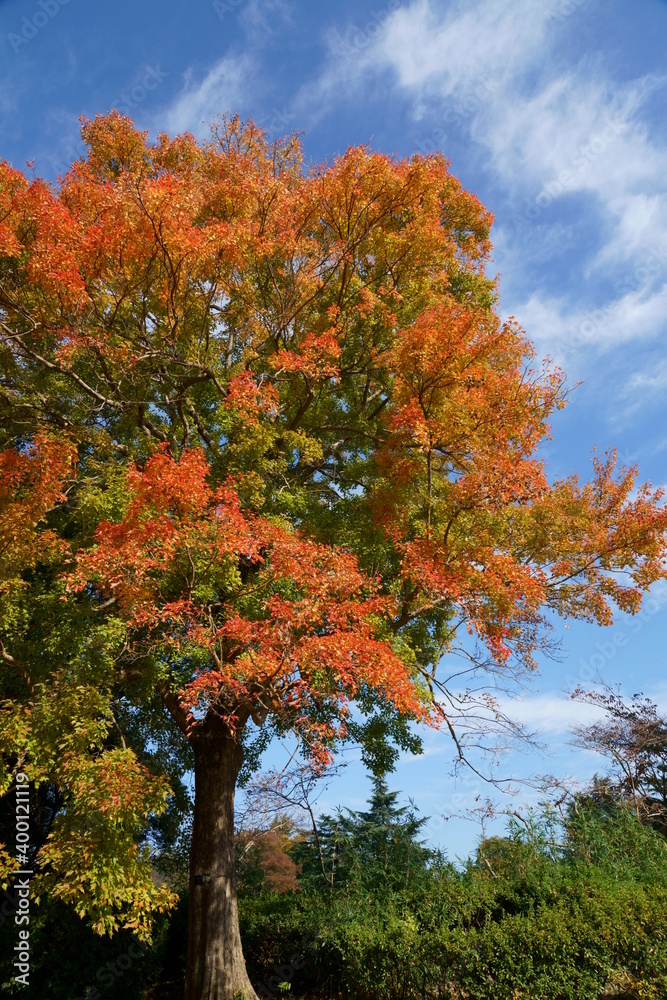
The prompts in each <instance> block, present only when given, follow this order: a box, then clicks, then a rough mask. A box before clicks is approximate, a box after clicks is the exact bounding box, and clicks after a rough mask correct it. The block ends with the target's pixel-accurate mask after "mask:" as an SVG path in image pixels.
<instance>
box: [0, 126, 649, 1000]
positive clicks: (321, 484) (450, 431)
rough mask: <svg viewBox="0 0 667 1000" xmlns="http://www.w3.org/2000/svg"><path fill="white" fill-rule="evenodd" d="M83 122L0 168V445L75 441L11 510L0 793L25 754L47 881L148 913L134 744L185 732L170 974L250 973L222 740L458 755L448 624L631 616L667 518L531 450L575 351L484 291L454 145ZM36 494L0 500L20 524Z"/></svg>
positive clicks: (494, 649) (146, 749) (50, 887)
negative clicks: (185, 833) (196, 132)
mask: <svg viewBox="0 0 667 1000" xmlns="http://www.w3.org/2000/svg"><path fill="white" fill-rule="evenodd" d="M82 134H83V138H84V140H85V142H86V143H87V149H88V151H87V154H86V156H85V157H84V158H82V159H81V160H79V161H77V162H76V163H74V164H73V165H72V167H71V169H70V170H69V171H68V173H67V174H66V176H65V177H64V178H63V179H62V180H61V181H60V182H59V184H58V185H57V186H56V187H51V186H49V185H47V184H46V183H44V182H43V181H41V180H39V179H37V180H33V181H30V182H29V181H28V180H27V179H26V178H25V177H24V176H23V174H21V173H20V172H19V171H16V170H15V169H13V168H12V167H10V166H9V165H8V164H3V165H2V168H1V171H0V240H1V241H2V242H1V246H2V251H1V257H0V324H1V325H0V329H1V331H2V335H1V337H0V364H1V365H2V376H1V379H0V419H1V421H2V443H1V444H2V447H3V448H4V452H3V462H5V463H8V464H9V465H10V466H11V465H12V463H16V462H22V463H24V465H25V467H26V469H28V470H37V468H38V466H37V465H34V464H31V463H39V461H40V458H39V455H40V454H41V451H40V448H41V447H42V446H41V445H40V442H41V441H45V440H46V439H47V438H48V439H49V440H53V441H55V442H56V444H57V445H58V447H62V448H65V449H67V448H70V447H72V446H74V447H76V454H77V462H76V467H75V468H74V469H72V468H71V467H70V466H67V464H66V463H65V465H64V466H62V467H61V468H60V472H59V473H58V474H57V475H55V473H56V472H57V470H54V475H55V478H56V479H57V480H58V482H59V483H60V484H61V485H59V486H58V490H60V491H62V493H63V494H64V499H62V498H60V499H59V494H58V495H56V497H55V498H51V499H48V498H46V496H45V497H44V503H43V504H41V507H40V512H39V517H41V518H42V520H41V521H40V520H39V519H37V524H35V519H36V515H34V513H31V514H30V515H29V516H30V517H31V518H32V520H31V521H30V523H29V526H28V527H27V530H29V532H30V533H31V536H30V537H31V539H32V542H31V545H34V551H35V553H37V562H36V563H35V564H31V563H30V561H28V562H27V563H26V564H25V566H23V567H18V568H17V571H18V576H19V578H20V587H18V588H16V587H15V588H14V590H13V597H12V601H13V602H14V604H13V607H14V609H15V610H14V612H13V614H12V617H11V619H10V620H8V621H5V620H4V619H3V622H2V625H1V628H2V642H3V650H4V651H3V662H4V666H5V668H6V669H5V670H4V672H3V677H2V682H1V683H2V685H3V687H2V690H3V698H4V702H3V706H4V707H3V714H2V759H3V761H4V771H3V788H4V789H7V788H9V787H11V782H12V780H13V778H14V776H15V774H16V772H17V769H18V768H19V767H20V768H22V769H23V770H24V771H25V772H26V773H27V774H28V777H29V778H30V780H31V781H32V782H33V784H34V785H37V786H39V785H42V784H45V783H48V782H50V783H52V784H54V785H55V786H57V787H58V788H59V789H61V790H62V793H63V796H64V798H65V802H66V807H65V808H64V809H61V810H60V812H59V813H58V815H57V816H56V817H55V820H54V822H53V827H52V829H51V831H50V833H49V836H48V839H47V842H46V844H45V845H44V846H43V847H42V848H41V849H40V850H39V851H38V852H37V853H36V854H35V857H34V863H35V866H36V869H37V871H38V875H37V876H36V882H37V888H38V889H39V891H51V892H54V893H56V894H57V895H58V896H59V897H60V898H63V899H66V900H71V901H72V902H73V903H74V904H75V905H76V907H77V908H78V910H79V912H80V913H81V914H82V915H84V914H85V915H87V916H89V917H90V918H91V919H92V920H93V922H94V923H95V926H96V927H97V928H98V930H100V931H109V932H110V931H113V929H114V928H116V927H118V926H125V927H131V928H136V929H137V930H138V932H139V933H142V934H144V935H148V934H149V933H150V919H151V913H152V912H153V911H154V910H155V908H160V907H163V908H164V907H168V906H169V905H171V903H172V902H173V894H172V893H170V891H169V890H167V889H166V888H165V887H159V886H156V885H155V884H154V881H153V878H152V872H151V843H150V840H148V841H147V840H146V839H145V837H144V839H143V840H142V836H141V831H142V829H145V828H146V825H147V823H149V821H150V819H151V817H153V816H155V815H156V814H158V813H160V812H161V811H163V810H164V808H165V806H166V804H167V801H168V799H169V794H170V789H169V784H168V781H167V775H168V774H169V773H171V774H172V776H173V775H174V774H175V771H176V768H175V765H174V766H172V768H171V772H170V771H169V769H168V768H167V767H166V766H161V758H160V754H159V753H152V752H151V747H154V746H156V745H157V746H160V745H162V744H164V745H167V744H168V745H170V746H172V747H173V746H174V745H175V741H177V740H178V739H180V741H181V744H182V745H183V746H187V750H188V754H189V759H190V760H191V761H192V763H193V767H194V772H195V803H194V817H193V834H192V848H191V859H190V881H189V900H190V903H189V921H190V923H189V937H188V942H189V944H188V973H187V997H188V1000H202V998H208V1000H213V998H231V997H232V996H233V995H234V994H235V993H238V992H239V991H245V992H246V995H247V996H248V997H250V996H252V987H251V986H250V983H249V981H248V978H247V974H246V971H245V966H244V962H243V955H242V950H241V942H240V936H239V931H238V920H237V905H236V891H235V880H234V824H233V811H234V790H235V784H236V781H237V777H238V775H239V772H240V770H241V768H242V766H243V762H244V757H245V761H246V764H248V763H250V764H251V763H252V762H253V761H254V760H255V759H256V757H257V754H258V752H259V749H261V747H262V746H263V745H265V743H266V740H267V739H268V737H269V736H270V734H271V733H272V732H278V733H284V732H286V731H292V732H295V733H296V734H297V735H298V736H299V738H300V740H301V743H302V747H303V749H304V752H306V753H307V754H310V755H311V756H312V757H313V758H314V760H315V761H316V762H317V763H319V764H320V765H324V764H326V762H327V761H328V760H329V759H330V757H331V754H332V752H333V749H334V748H335V746H336V744H337V743H338V742H340V741H344V740H346V739H351V740H354V741H356V742H358V743H361V744H362V746H363V747H364V754H365V758H366V759H367V760H368V761H369V763H371V764H373V766H374V767H375V769H376V770H377V771H381V770H382V769H386V766H387V764H388V763H389V764H390V763H391V760H392V755H395V754H396V752H397V748H398V747H405V748H412V749H414V748H415V737H414V733H413V731H412V729H411V723H413V722H422V723H426V724H431V725H433V726H445V727H446V728H447V729H448V730H449V732H450V733H451V734H452V736H453V737H454V738H455V740H456V741H457V747H458V752H459V753H460V754H463V753H464V751H465V747H464V743H463V741H462V739H461V732H462V730H461V729H460V728H458V729H457V720H458V719H459V716H460V710H461V705H463V707H464V708H465V707H466V704H467V703H468V699H469V698H472V697H473V695H472V694H464V696H463V701H461V699H458V700H457V694H456V692H457V688H458V686H459V680H455V681H451V682H450V683H448V682H447V678H446V677H443V676H442V675H441V674H439V673H438V665H439V664H440V661H441V660H442V659H443V657H445V654H447V653H451V652H453V651H454V650H455V649H456V647H457V646H460V647H461V651H462V652H463V653H464V654H465V655H468V656H472V657H473V661H474V662H473V667H474V666H475V664H481V666H482V667H483V669H484V670H486V671H490V673H491V675H492V676H493V677H496V678H497V677H499V676H502V675H506V674H508V673H510V672H518V673H521V671H524V670H529V671H530V670H533V669H534V667H535V658H534V654H535V651H536V650H537V649H539V648H540V646H541V644H543V643H544V642H546V641H548V639H547V636H548V625H549V615H550V612H551V611H557V612H558V613H559V614H561V615H571V616H574V617H577V618H584V619H587V620H593V621H597V622H599V623H602V624H606V623H609V622H610V621H611V620H612V613H613V607H614V605H617V606H619V607H621V608H622V609H624V610H626V611H635V610H637V608H638V607H639V605H640V602H641V596H642V594H643V593H644V592H645V591H646V590H647V588H648V587H649V586H650V585H651V583H652V582H653V581H655V580H656V579H658V578H659V577H661V576H662V575H663V572H664V570H663V558H664V555H665V528H666V526H667V515H666V514H665V510H664V508H663V507H662V506H661V504H660V500H661V493H660V492H659V491H656V492H653V491H652V490H651V489H650V487H648V486H642V487H639V488H638V489H637V490H634V483H635V477H636V470H634V469H620V470H616V469H615V460H614V456H613V455H610V456H608V457H606V458H602V459H600V458H595V460H594V472H593V478H592V481H591V482H590V483H585V484H583V485H581V484H580V483H579V480H578V479H577V478H576V477H574V476H573V477H570V478H568V479H565V480H560V481H556V482H549V480H548V479H547V476H546V471H545V469H544V467H543V464H542V462H541V461H540V460H539V459H538V457H537V455H536V449H537V446H538V444H539V443H540V441H541V440H542V439H543V438H544V437H545V435H547V434H548V429H549V425H548V420H549V416H550V414H551V413H552V411H553V410H554V408H557V407H560V406H562V405H563V403H564V398H565V386H564V380H563V376H562V373H561V372H560V371H558V370H557V369H555V368H551V367H549V366H548V365H545V366H541V367H537V368H535V367H533V362H534V352H533V350H532V348H531V346H530V344H529V342H528V341H527V340H526V338H525V336H524V334H523V332H522V331H521V329H520V328H519V327H518V325H517V324H516V323H515V322H514V321H513V320H509V321H507V322H504V323H503V322H501V320H500V319H499V317H498V315H497V312H496V289H495V284H494V282H493V281H492V280H491V279H489V278H487V277H486V275H485V273H484V265H485V261H486V260H487V258H488V255H489V252H490V242H489V228H490V225H491V221H492V219H491V216H490V214H489V213H488V212H487V211H485V210H484V209H483V208H482V206H481V205H480V204H479V202H478V200H477V199H476V198H475V197H473V196H472V195H470V194H468V193H467V192H465V191H463V189H462V188H461V185H460V184H459V182H458V181H457V180H456V179H455V178H453V177H452V176H451V175H450V173H449V172H448V168H447V162H446V160H445V159H444V158H443V157H442V156H440V155H435V156H432V157H426V158H424V157H420V156H414V157H412V158H411V159H409V160H394V159H391V158H389V157H386V156H381V155H379V154H377V153H373V152H371V151H369V150H367V149H363V148H358V149H350V150H348V151H347V152H346V153H345V154H344V155H343V156H341V157H339V158H337V159H335V160H334V161H332V162H331V163H329V164H325V165H324V166H320V167H315V168H313V169H311V170H308V171H306V170H304V168H303V165H302V158H301V150H300V146H299V143H298V141H297V139H295V138H293V137H292V138H288V139H286V140H285V141H282V142H276V143H274V144H269V143H268V142H267V140H266V138H265V136H264V135H263V134H262V133H261V131H260V130H258V129H257V128H255V127H254V126H253V125H252V124H251V123H247V124H243V123H241V122H240V121H239V120H238V119H237V118H232V119H228V120H222V121H220V122H219V123H218V124H216V125H215V126H214V127H213V129H212V137H211V140H210V141H209V142H207V143H204V144H201V145H200V144H198V143H197V142H196V141H195V140H194V138H192V136H188V135H184V136H178V137H176V138H174V139H171V138H169V137H168V136H166V135H161V136H159V137H158V139H157V141H156V142H155V143H151V142H149V141H148V138H147V136H146V135H145V134H143V133H140V132H138V131H136V130H135V129H134V127H133V125H132V123H131V122H130V121H129V120H128V119H126V118H123V117H122V116H121V115H119V114H118V113H112V114H110V115H107V116H102V117H98V118H96V119H95V120H94V121H84V122H83V127H82ZM31 447H33V448H34V449H35V450H34V451H33V452H32V453H31V452H30V450H29V449H30V448H31ZM26 474H27V475H30V474H32V473H26ZM33 481H34V482H37V481H39V477H38V475H37V474H36V471H35V474H34V475H33ZM633 490H634V492H633ZM24 494H25V490H22V489H21V487H20V484H19V485H17V486H16V488H14V487H12V488H11V489H10V490H9V493H8V494H7V495H5V494H3V495H2V503H3V511H5V512H6V513H5V514H3V517H6V519H7V523H9V524H10V525H13V527H12V528H11V529H10V535H12V532H13V531H14V530H15V529H16V530H17V531H18V525H23V526H24V527H26V525H25V524H24V522H23V513H22V511H24V510H25V511H27V507H25V505H26V503H27V500H26V497H25V495H24ZM3 523H5V522H3ZM17 537H18V535H17ZM52 539H53V540H55V541H54V545H55V543H56V542H57V546H56V547H55V548H51V549H49V546H50V545H51V540H52ZM42 547H44V548H45V550H47V549H48V550H49V551H48V552H46V551H45V553H44V556H43V557H42V555H40V552H41V551H42ZM12 572H13V570H12ZM12 579H14V577H12ZM466 629H467V630H468V631H469V632H470V633H471V634H472V635H475V636H476V637H477V639H478V641H479V643H480V645H481V647H482V649H485V650H486V653H485V654H484V656H482V655H481V654H480V655H479V656H477V655H473V653H472V652H471V649H470V646H469V644H468V645H466V644H465V643H463V644H460V643H458V641H457V636H458V634H459V632H460V631H461V630H463V631H464V632H465V630H466ZM8 657H9V658H10V659H8ZM473 686H474V685H473ZM352 700H354V702H355V704H356V705H357V707H358V710H359V712H358V714H355V716H354V717H353V718H352V717H350V715H349V704H350V702H351V701H352ZM489 704H490V705H491V708H493V703H492V701H491V700H489ZM487 707H488V706H487ZM360 720H361V721H360ZM169 759H170V760H171V761H172V764H173V761H174V760H176V759H177V755H176V756H174V753H173V752H172V753H171V756H170V758H169ZM182 759H183V760H185V757H183V758H182ZM19 762H20V763H19ZM172 784H173V780H172ZM172 790H173V789H172ZM82 857H83V858H85V859H87V864H86V865H83V866H82V865H81V863H80V862H81V858H82ZM40 887H41V888H40Z"/></svg>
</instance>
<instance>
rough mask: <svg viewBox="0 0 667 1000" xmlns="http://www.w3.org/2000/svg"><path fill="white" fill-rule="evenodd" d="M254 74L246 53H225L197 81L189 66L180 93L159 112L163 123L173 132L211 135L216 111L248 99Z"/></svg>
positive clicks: (242, 102) (222, 110)
mask: <svg viewBox="0 0 667 1000" xmlns="http://www.w3.org/2000/svg"><path fill="white" fill-rule="evenodd" d="M254 77H255V66H254V63H253V62H252V60H251V59H250V57H249V56H248V55H247V54H243V55H240V56H238V57H235V56H231V55H227V56H224V57H223V58H222V59H219V60H218V62H216V63H215V65H214V66H213V67H212V68H211V69H210V70H209V71H208V72H207V73H206V75H205V76H204V77H203V79H202V80H200V81H198V82H197V81H196V79H195V74H194V71H193V70H191V69H189V70H188V71H187V73H186V74H185V78H184V86H183V89H182V90H181V92H180V94H179V95H178V96H177V97H176V99H175V101H174V102H173V103H172V104H171V105H170V106H169V107H168V108H167V109H166V110H165V111H164V112H163V113H162V114H161V115H160V125H161V127H162V128H164V129H165V130H166V131H167V132H170V133H172V134H173V133H176V132H192V133H193V134H194V135H196V136H202V135H208V123H209V122H210V121H212V120H213V119H214V118H215V117H216V116H217V115H220V114H222V113H224V112H226V111H231V112H234V111H236V110H238V108H239V107H241V106H242V104H245V103H246V102H247V100H248V92H249V90H250V89H251V87H252V86H253V84H254Z"/></svg>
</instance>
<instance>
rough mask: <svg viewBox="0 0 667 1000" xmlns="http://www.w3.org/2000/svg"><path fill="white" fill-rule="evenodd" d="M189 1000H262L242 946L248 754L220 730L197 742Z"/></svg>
mask: <svg viewBox="0 0 667 1000" xmlns="http://www.w3.org/2000/svg"><path fill="white" fill-rule="evenodd" d="M193 748H194V752H195V807H194V823H193V828H192V848H191V851H190V881H189V914H188V958H187V972H186V986H185V1000H235V998H236V1000H257V995H256V993H255V991H254V990H253V988H252V984H251V983H250V980H249V979H248V973H247V971H246V967H245V960H244V958H243V949H242V947H241V934H240V931H239V917H238V907H237V900H236V873H235V853H234V791H235V788H236V779H237V777H238V773H239V770H240V768H241V764H242V761H243V750H242V748H241V746H240V745H239V743H238V742H237V741H236V740H234V739H231V738H230V737H229V736H228V735H227V734H226V733H225V732H224V731H222V729H221V727H217V726H216V727H208V726H207V727H206V728H205V731H203V732H202V733H201V735H200V736H198V737H197V738H196V739H195V740H193Z"/></svg>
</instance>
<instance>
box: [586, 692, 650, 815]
mask: <svg viewBox="0 0 667 1000" xmlns="http://www.w3.org/2000/svg"><path fill="white" fill-rule="evenodd" d="M572 697H573V698H577V699H578V700H579V701H583V702H585V703H586V704H589V705H595V706H597V707H598V708H600V709H602V710H603V711H604V713H605V716H604V718H603V719H601V720H600V721H599V722H593V723H591V724H590V725H588V726H584V725H580V726H577V727H575V729H574V744H575V746H580V747H584V748H585V749H587V750H591V749H593V750H597V751H598V752H599V753H600V754H602V755H603V756H604V757H605V758H606V759H607V761H608V762H609V764H610V765H611V772H610V774H609V776H608V778H607V779H606V780H605V781H604V782H598V783H597V785H596V786H594V789H593V791H594V792H597V793H598V794H599V795H601V796H604V794H605V792H606V794H607V796H611V797H612V799H613V797H614V796H618V795H621V796H623V798H624V799H625V800H626V801H628V802H629V803H630V804H631V805H632V807H633V808H634V810H635V811H636V813H637V818H638V819H641V820H643V821H644V822H650V823H653V824H655V825H657V826H658V827H659V828H661V829H662V831H663V832H667V719H665V718H664V717H663V716H661V715H660V713H659V712H658V707H657V705H656V704H655V702H652V701H651V700H650V698H645V697H643V696H642V695H641V694H634V695H633V696H632V697H631V698H624V697H623V696H622V695H621V694H620V693H619V692H617V691H614V690H612V689H610V688H609V687H606V688H603V689H602V690H597V691H584V690H583V689H581V688H577V690H576V691H574V692H573V694H572Z"/></svg>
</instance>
